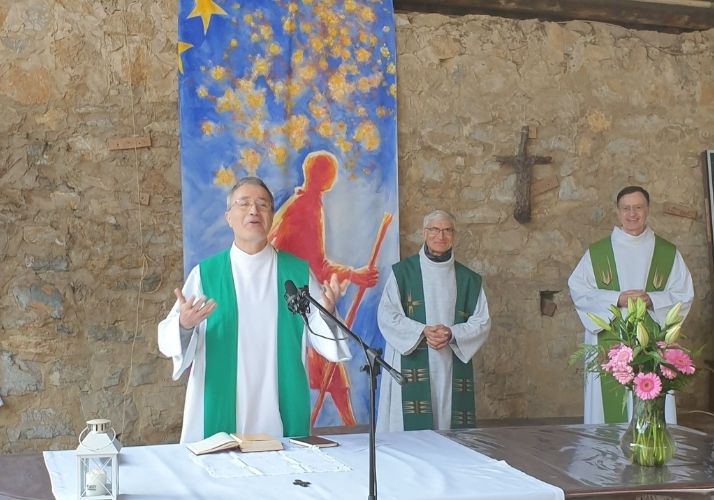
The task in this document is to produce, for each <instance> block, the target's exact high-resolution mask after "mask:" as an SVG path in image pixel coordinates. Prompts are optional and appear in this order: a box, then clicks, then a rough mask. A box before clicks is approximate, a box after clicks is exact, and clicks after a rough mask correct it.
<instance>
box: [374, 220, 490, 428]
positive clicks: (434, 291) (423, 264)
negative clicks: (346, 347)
mask: <svg viewBox="0 0 714 500" xmlns="http://www.w3.org/2000/svg"><path fill="white" fill-rule="evenodd" d="M422 236H423V239H424V245H423V246H422V248H421V250H420V251H419V253H417V254H416V255H413V256H411V257H408V258H406V259H404V260H402V261H400V262H398V263H396V264H394V266H392V272H391V274H390V276H389V278H388V280H387V283H386V285H385V287H384V291H383V293H382V298H381V300H380V303H379V308H378V310H377V321H378V323H379V328H380V330H381V331H382V335H383V336H384V338H385V340H386V348H385V355H384V358H385V360H386V361H387V362H388V363H389V364H391V365H392V366H393V367H394V368H395V369H396V370H399V371H401V372H402V374H403V375H404V376H405V378H406V379H407V382H408V383H407V384H406V385H404V386H400V385H398V384H397V383H396V382H394V380H393V379H392V378H391V377H382V382H381V384H382V385H381V389H380V396H379V413H378V418H377V428H378V430H380V431H402V430H416V429H437V430H445V429H452V428H453V429H456V428H468V427H474V426H475V424H476V401H475V392H474V371H473V364H472V361H471V358H472V357H473V356H474V355H475V354H476V351H478V349H479V348H480V347H481V345H482V344H483V343H484V341H485V340H486V338H487V337H488V334H489V331H490V329H491V320H490V317H489V314H488V304H487V302H486V295H485V294H484V291H483V287H482V286H481V284H482V283H481V276H480V275H479V274H477V273H475V272H474V271H472V270H471V269H469V268H467V267H466V266H464V265H463V264H461V263H459V262H456V261H455V260H454V255H453V244H454V238H455V228H454V218H453V217H452V216H451V214H449V213H448V212H445V211H443V210H436V211H434V212H432V213H430V214H428V215H427V216H426V217H424V224H423V229H422Z"/></svg>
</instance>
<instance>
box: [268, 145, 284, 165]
mask: <svg viewBox="0 0 714 500" xmlns="http://www.w3.org/2000/svg"><path fill="white" fill-rule="evenodd" d="M268 155H269V156H270V160H271V161H272V162H273V163H274V164H275V165H277V166H282V165H285V160H287V158H288V152H287V150H286V149H285V148H284V147H283V146H270V148H269V150H268Z"/></svg>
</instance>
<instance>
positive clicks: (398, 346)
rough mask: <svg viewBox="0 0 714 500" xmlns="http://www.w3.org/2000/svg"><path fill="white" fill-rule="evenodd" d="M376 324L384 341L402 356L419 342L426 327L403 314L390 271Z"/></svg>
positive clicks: (394, 281) (397, 289) (392, 274)
mask: <svg viewBox="0 0 714 500" xmlns="http://www.w3.org/2000/svg"><path fill="white" fill-rule="evenodd" d="M377 324H378V325H379V330H380V331H381V332H382V335H383V336H384V340H386V341H387V343H388V344H389V345H391V346H392V347H393V348H394V350H396V351H397V352H399V353H400V354H402V355H405V354H410V353H411V352H412V351H413V350H414V349H416V347H417V346H418V345H419V342H421V339H422V332H423V331H424V327H425V326H426V325H425V324H424V323H420V322H418V321H414V320H413V319H411V318H408V317H407V315H406V314H405V313H404V309H403V308H402V301H401V298H400V295H399V288H398V287H397V279H396V278H395V277H394V272H393V271H390V273H389V278H388V279H387V283H386V284H385V285H384V290H383V291H382V298H381V300H380V301H379V307H378V308H377Z"/></svg>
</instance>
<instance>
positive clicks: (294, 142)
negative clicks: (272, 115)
mask: <svg viewBox="0 0 714 500" xmlns="http://www.w3.org/2000/svg"><path fill="white" fill-rule="evenodd" d="M309 124H310V121H309V120H308V119H307V117H306V116H304V115H293V116H291V117H290V118H289V119H288V121H287V122H286V123H285V135H286V136H287V137H288V142H289V143H290V146H291V147H292V148H293V149H294V150H295V151H300V150H301V149H302V148H303V147H305V144H307V127H308V125H309Z"/></svg>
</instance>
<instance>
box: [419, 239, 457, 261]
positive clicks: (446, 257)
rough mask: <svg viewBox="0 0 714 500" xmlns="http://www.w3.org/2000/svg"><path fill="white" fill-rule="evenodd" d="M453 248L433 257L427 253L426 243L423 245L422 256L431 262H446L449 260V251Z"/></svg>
mask: <svg viewBox="0 0 714 500" xmlns="http://www.w3.org/2000/svg"><path fill="white" fill-rule="evenodd" d="M452 250H453V248H449V249H448V250H447V251H446V252H444V253H443V254H441V255H434V254H433V253H431V252H430V251H429V247H428V246H426V243H424V255H426V258H427V259H429V260H430V261H432V262H446V261H447V260H449V259H450V258H451V251H452Z"/></svg>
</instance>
